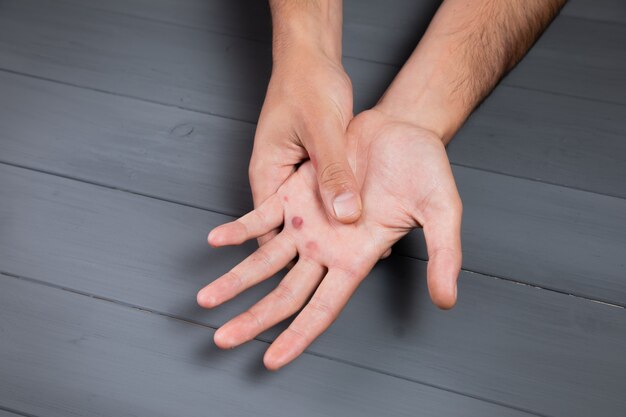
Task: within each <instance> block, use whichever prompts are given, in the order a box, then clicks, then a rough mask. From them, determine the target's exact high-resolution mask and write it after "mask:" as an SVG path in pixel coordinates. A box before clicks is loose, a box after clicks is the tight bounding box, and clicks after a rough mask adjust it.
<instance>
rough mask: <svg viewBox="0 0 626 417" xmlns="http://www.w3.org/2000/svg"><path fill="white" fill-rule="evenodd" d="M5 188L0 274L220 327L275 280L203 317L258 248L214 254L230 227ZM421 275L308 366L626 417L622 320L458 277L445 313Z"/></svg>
mask: <svg viewBox="0 0 626 417" xmlns="http://www.w3.org/2000/svg"><path fill="white" fill-rule="evenodd" d="M0 181H1V186H0V224H2V225H3V233H2V234H0V265H1V267H2V270H3V271H4V272H5V273H9V274H14V275H17V276H25V277H30V278H33V279H38V280H41V281H46V282H49V283H51V284H54V285H56V286H61V287H64V288H73V289H75V290H77V291H82V292H85V293H89V294H95V295H97V296H98V297H106V298H108V299H113V300H117V301H118V302H123V303H127V304H131V305H134V306H138V307H141V308H147V309H151V310H155V311H158V312H161V313H165V314H169V315H172V316H176V317H179V318H185V319H187V320H191V321H194V322H197V323H205V324H208V325H210V326H212V327H216V326H218V325H220V324H222V323H223V322H224V321H225V320H226V319H228V318H230V317H232V316H233V315H234V314H237V313H238V312H241V311H242V310H243V309H244V308H246V307H247V306H249V305H251V304H252V303H253V302H254V301H255V300H257V299H259V298H260V297H261V296H262V295H263V294H265V293H266V292H267V291H269V290H270V288H272V287H273V286H275V285H276V283H277V280H278V279H279V278H280V275H279V276H278V277H275V278H273V279H271V280H268V281H266V282H265V283H263V284H262V285H260V286H259V287H255V288H253V289H251V290H249V291H247V292H246V293H244V294H243V295H242V296H241V297H239V298H237V299H235V300H233V301H231V302H229V303H227V304H225V305H224V306H222V307H220V308H218V309H216V310H213V311H204V310H201V309H200V308H198V307H196V305H195V293H196V290H197V289H198V288H200V287H201V286H203V285H204V284H206V283H207V282H208V281H210V280H211V279H213V278H214V277H216V276H218V275H219V274H221V273H223V272H225V271H226V270H228V268H229V267H231V266H232V265H234V264H235V263H236V262H237V261H238V260H240V259H243V257H244V256H245V255H246V254H247V253H249V251H250V250H251V248H252V247H253V246H254V245H248V246H244V247H240V248H229V249H223V250H210V249H208V248H207V247H206V243H205V234H206V230H207V229H208V228H210V227H212V226H214V225H216V224H218V223H221V222H223V221H224V220H226V219H228V218H227V217H226V216H223V215H219V214H215V213H211V212H207V211H203V210H199V209H195V208H191V207H184V206H180V205H176V204H170V203H165V202H163V201H157V200H153V199H149V198H145V197H140V196H136V195H131V194H128V193H124V192H120V191H116V190H109V189H104V188H102V187H97V186H93V185H90V184H84V183H80V182H77V181H72V180H68V179H63V178H58V177H54V176H50V175H45V174H41V173H36V172H32V171H29V170H24V169H20V168H13V167H6V166H1V167H0ZM604 233H605V231H604V230H599V231H598V234H604ZM424 275H425V264H424V263H423V262H420V261H416V260H412V259H410V258H404V257H396V256H392V258H391V259H389V260H388V261H386V262H384V263H382V264H380V265H379V266H378V267H377V268H376V269H375V270H374V272H373V273H372V274H371V275H370V276H369V277H368V278H367V279H366V280H365V281H364V282H363V284H362V285H361V287H360V289H359V290H358V291H357V293H356V294H355V296H354V297H353V298H352V300H351V302H350V303H349V305H348V307H347V308H346V310H345V311H344V312H343V314H342V315H341V317H340V318H339V319H338V320H337V321H336V322H335V324H334V325H333V326H332V327H331V329H330V330H329V331H328V332H327V333H325V334H324V335H323V336H322V337H321V338H319V339H318V340H317V341H316V342H315V343H314V344H313V345H312V347H311V348H310V350H309V352H311V353H316V354H320V355H323V356H327V357H332V358H337V359H341V360H344V361H348V362H350V363H354V364H356V365H359V366H367V367H369V368H373V369H376V370H378V371H381V372H385V373H391V374H393V375H397V376H399V377H404V378H408V379H411V380H415V381H420V382H425V383H428V384H432V385H434V386H437V387H442V388H446V389H449V390H453V391H455V392H461V393H464V394H467V395H470V396H473V397H478V398H483V399H488V400H491V401H495V402H497V403H499V404H505V405H509V406H514V407H517V408H520V409H524V410H530V411H532V412H535V413H539V414H544V415H554V416H557V415H567V416H574V417H575V416H589V415H594V416H613V415H620V414H623V412H624V411H625V410H626V399H625V398H624V396H623V395H622V394H623V392H624V389H625V388H626V387H625V386H624V383H625V381H624V377H623V376H624V375H625V373H626V357H625V356H624V355H623V347H624V344H625V343H626V316H625V315H624V309H622V308H619V307H612V306H608V305H604V304H601V303H596V302H591V301H589V300H585V299H580V298H576V297H571V296H566V295H563V294H558V293H555V292H551V291H546V290H540V289H536V288H533V287H529V286H525V285H516V284H513V283H510V282H507V281H503V280H500V279H496V278H490V277H486V276H481V275H477V274H472V273H467V272H464V273H463V274H462V276H461V279H460V299H459V305H458V306H457V308H455V309H454V310H453V311H450V312H442V311H440V310H438V309H436V308H435V307H434V306H433V305H432V304H431V303H430V301H429V300H428V293H427V290H426V286H425V279H424V278H425V277H424ZM556 278H558V277H555V279H556ZM594 278H595V277H594V276H589V277H588V279H589V280H593V279H594ZM9 298H12V297H9ZM35 304H37V303H35ZM53 304H55V305H58V304H59V303H56V302H55V303H53ZM69 316H71V317H74V314H69ZM80 316H81V317H83V316H88V317H91V315H89V314H88V313H82V314H81V315H80ZM100 316H101V315H100V314H95V315H93V317H100ZM113 322H115V323H118V322H119V323H123V322H124V320H117V319H116V320H114V321H113ZM119 323H118V324H119ZM283 326H284V325H281V326H279V327H277V328H275V329H273V330H271V331H269V332H267V333H266V334H264V335H263V339H264V340H271V339H272V338H273V337H275V335H276V333H277V332H278V331H280V329H281V328H284V327H283ZM87 327H88V326H87ZM133 328H135V326H133ZM29 333H36V332H32V331H29ZM207 338H208V336H207ZM7 339H9V340H12V339H13V338H11V337H8V338H7ZM154 339H155V338H154V337H152V338H151V346H154ZM176 343H179V342H178V341H177V342H176ZM157 345H158V344H157ZM256 358H257V359H258V355H257V356H256ZM297 369H299V368H297ZM0 403H1V402H0Z"/></svg>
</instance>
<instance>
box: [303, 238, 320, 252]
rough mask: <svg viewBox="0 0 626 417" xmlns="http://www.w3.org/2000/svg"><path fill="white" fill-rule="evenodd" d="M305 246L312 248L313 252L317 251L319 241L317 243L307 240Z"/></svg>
mask: <svg viewBox="0 0 626 417" xmlns="http://www.w3.org/2000/svg"><path fill="white" fill-rule="evenodd" d="M305 247H306V248H307V249H308V250H310V251H311V252H313V251H316V250H317V243H315V242H314V241H312V240H309V241H308V242H306V245H305Z"/></svg>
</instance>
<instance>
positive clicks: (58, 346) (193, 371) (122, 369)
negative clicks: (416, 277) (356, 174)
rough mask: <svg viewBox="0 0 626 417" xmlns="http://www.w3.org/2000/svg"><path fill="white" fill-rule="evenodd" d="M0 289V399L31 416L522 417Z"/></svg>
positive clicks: (43, 292) (50, 297) (158, 319)
mask: <svg viewBox="0 0 626 417" xmlns="http://www.w3.org/2000/svg"><path fill="white" fill-rule="evenodd" d="M0 287H1V288H2V291H0V300H1V302H0V312H1V314H2V326H3V337H2V339H1V340H0V356H1V357H2V358H3V360H2V361H1V365H0V366H2V367H1V368H0V376H2V378H0V403H2V404H5V405H7V404H8V405H10V406H11V407H14V408H15V409H19V410H22V411H24V412H27V413H31V414H35V415H45V416H51V417H52V416H63V417H65V416H68V415H72V416H96V415H106V416H120V417H122V416H146V417H147V416H150V417H153V416H155V417H156V416H174V415H184V416H207V415H215V416H248V415H254V416H294V415H307V416H327V415H338V414H340V415H345V416H353V415H354V416H356V415H392V416H412V415H415V410H419V412H420V415H423V416H432V417H435V416H441V415H459V416H467V417H470V416H476V417H478V416H485V415H502V416H511V417H522V416H527V415H528V414H526V413H522V412H519V411H515V410H511V409H507V408H505V407H501V406H497V405H492V404H489V403H485V402H483V401H479V400H475V399H472V398H468V397H464V396H461V395H457V394H453V393H450V392H446V391H442V390H439V389H436V388H431V387H427V386H424V385H420V384H416V383H412V382H409V381H406V380H402V379H399V378H395V377H391V376H387V375H382V374H379V373H376V372H372V371H367V370H364V369H361V368H358V367H355V366H351V365H346V364H342V363H338V362H336V361H332V360H329V359H323V358H319V357H315V356H311V355H306V354H305V355H304V356H303V357H302V358H301V360H300V361H298V362H297V363H296V364H294V365H293V366H291V367H289V368H286V369H285V370H283V371H281V372H280V373H278V374H271V373H270V372H268V371H265V370H264V369H263V368H262V366H261V364H260V359H261V357H262V355H263V350H264V349H265V348H266V347H267V345H266V344H265V343H262V342H257V341H255V342H252V343H250V344H248V345H246V346H245V347H242V348H240V349H237V350H236V351H228V352H223V351H219V350H218V349H217V348H214V347H212V345H211V342H210V340H211V338H212V336H213V330H212V329H210V328H206V327H203V326H198V325H194V324H190V323H185V322H181V321H179V320H173V319H170V318H167V317H162V316H158V315H154V314H149V313H146V312H144V311H139V310H135V309H131V308H129V307H124V306H120V305H116V304H113V303H109V302H105V301H102V300H94V299H91V298H89V297H84V296H81V295H77V294H71V293H68V292H66V291H61V290H58V289H52V288H49V287H44V286H41V285H35V284H33V283H29V282H24V281H20V280H16V279H13V278H9V277H5V276H0ZM0 415H2V413H1V412H0ZM7 415H8V414H7Z"/></svg>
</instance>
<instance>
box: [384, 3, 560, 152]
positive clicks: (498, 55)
mask: <svg viewBox="0 0 626 417" xmlns="http://www.w3.org/2000/svg"><path fill="white" fill-rule="evenodd" d="M565 1H566V0H509V1H502V0H445V1H444V2H443V4H442V6H441V7H440V8H439V10H438V11H437V14H436V15H435V17H434V19H433V21H432V22H431V24H430V26H429V28H428V30H427V31H426V34H425V35H424V37H423V38H422V40H421V41H420V43H419V45H418V46H417V48H416V49H415V51H414V52H413V54H412V55H411V57H410V58H409V60H408V61H407V62H406V64H405V65H404V66H403V68H402V70H401V71H400V73H399V74H398V76H397V77H396V78H395V80H394V81H393V83H392V84H391V86H390V87H389V89H388V90H387V92H385V94H384V96H383V98H382V99H381V101H380V102H379V104H378V106H377V107H378V108H379V109H381V110H383V111H384V112H386V113H389V114H391V115H393V116H394V117H397V118H399V119H401V120H406V121H408V122H412V123H416V124H419V125H420V126H422V127H425V128H427V129H430V130H432V131H434V132H435V133H437V134H438V135H439V136H440V137H441V138H442V139H443V141H444V143H448V142H449V141H450V139H451V138H452V136H453V135H454V133H455V132H456V131H457V130H458V129H459V127H460V126H461V125H462V124H463V122H464V121H465V119H467V117H468V116H469V114H470V113H471V111H472V110H473V109H474V107H475V106H476V105H477V104H478V103H479V102H480V101H481V100H482V99H483V98H484V97H485V96H486V95H487V94H488V93H489V92H490V91H491V90H492V89H493V87H494V86H495V85H496V83H497V82H498V81H499V80H500V78H501V77H502V76H503V75H504V74H505V73H506V72H507V71H508V70H510V69H511V68H513V66H514V65H515V64H516V63H517V62H518V61H519V60H520V59H521V58H522V56H523V55H524V54H525V53H526V51H527V50H528V48H530V46H531V45H532V44H533V43H534V41H535V40H536V39H537V37H538V36H539V35H540V34H541V32H542V31H543V30H544V29H545V27H546V26H547V25H548V24H549V23H550V22H551V20H552V19H553V18H554V16H555V15H556V14H557V13H558V11H559V9H560V8H561V7H562V6H563V4H564V3H565Z"/></svg>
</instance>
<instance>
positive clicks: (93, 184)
mask: <svg viewBox="0 0 626 417" xmlns="http://www.w3.org/2000/svg"><path fill="white" fill-rule="evenodd" d="M0 165H5V166H11V167H15V168H20V169H25V170H28V171H32V172H39V173H41V174H45V175H51V176H54V177H59V178H65V179H67V180H70V181H76V182H80V183H83V184H89V185H92V186H95V187H100V188H106V189H109V190H113V191H117V192H121V193H127V194H133V195H136V196H139V197H143V198H149V199H152V200H157V201H162V202H165V203H170V204H176V205H179V206H184V207H189V208H193V209H196V210H201V211H205V212H209V213H215V214H221V215H223V216H228V217H232V218H237V217H240V215H238V214H232V213H226V212H223V211H220V210H212V209H208V208H205V207H202V206H198V205H195V204H189V203H185V202H182V201H177V200H171V199H167V198H163V197H160V196H157V195H153V194H148V193H142V192H138V191H133V190H130V189H126V188H122V187H115V186H110V185H107V184H103V183H98V182H95V181H91V180H86V179H82V178H77V177H73V176H69V175H65V174H61V173H56V172H53V171H48V170H44V169H38V168H31V167H28V166H25V165H21V164H15V163H12V162H7V161H3V160H1V159H0ZM459 166H463V165H459ZM466 168H468V169H473V170H477V171H483V170H480V169H476V168H472V167H466ZM487 172H489V171H487ZM495 174H497V173H495ZM523 179H525V178H523ZM530 181H532V180H530ZM537 182H540V181H537ZM555 186H558V185H555ZM564 188H568V187H564ZM583 191H584V190H583ZM596 194H597V193H596ZM615 198H620V197H615ZM394 256H399V257H402V258H407V259H416V260H419V261H423V262H427V260H426V259H423V258H419V257H417V256H409V255H404V254H394ZM461 271H465V272H468V273H470V274H473V275H477V276H482V277H489V278H493V279H498V280H501V281H505V282H509V283H512V284H517V285H523V286H527V287H531V288H536V289H539V290H544V291H549V292H553V293H556V294H561V295H565V296H570V297H574V298H579V299H581V300H586V301H591V302H593V303H599V304H603V305H606V306H609V307H615V308H620V309H626V306H623V305H620V304H614V303H609V302H606V301H602V300H598V299H595V298H589V297H586V296H584V295H581V294H577V293H575V292H567V291H562V290H558V289H555V288H551V287H542V286H539V285H532V284H528V283H526V282H520V281H517V280H515V279H513V278H506V277H501V276H498V275H493V274H488V273H485V272H481V271H474V270H471V269H466V268H461ZM0 274H3V275H7V276H12V277H15V278H24V279H31V278H27V277H20V276H18V275H14V274H11V273H9V272H3V271H1V270H0ZM479 279H480V278H479ZM35 281H36V280H35ZM42 284H43V285H50V286H53V285H52V284H44V283H43V282H42ZM59 288H60V289H65V290H68V291H73V292H74V290H71V289H70V288H64V287H59ZM77 293H78V294H82V293H80V292H77ZM83 295H88V296H91V297H95V298H98V297H97V296H96V295H89V294H86V293H85V294H83ZM103 299H105V298H103ZM105 300H106V299H105ZM110 301H113V300H110ZM129 306H130V305H129ZM134 308H138V309H141V308H140V307H134ZM146 311H149V310H146ZM168 317H172V316H168ZM196 324H199V323H196Z"/></svg>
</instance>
